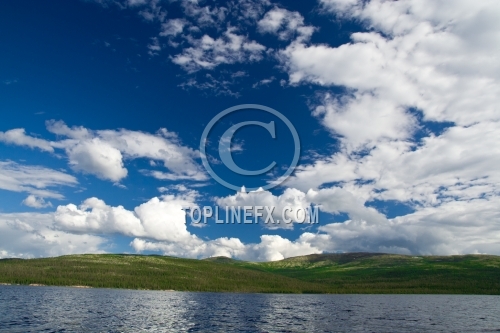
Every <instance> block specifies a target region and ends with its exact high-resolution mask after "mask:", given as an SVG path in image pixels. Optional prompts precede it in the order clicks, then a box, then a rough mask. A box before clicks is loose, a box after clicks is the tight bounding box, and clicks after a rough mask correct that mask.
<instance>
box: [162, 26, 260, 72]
mask: <svg viewBox="0 0 500 333" xmlns="http://www.w3.org/2000/svg"><path fill="white" fill-rule="evenodd" d="M236 32H237V29H236V28H234V27H229V28H227V30H226V31H225V32H224V34H223V35H222V36H221V37H219V38H217V39H214V38H212V37H210V36H209V35H203V37H201V38H199V39H197V38H193V37H190V38H189V39H188V41H189V43H190V44H191V46H190V47H188V48H185V49H184V50H183V52H182V53H181V54H178V55H176V56H174V57H173V58H172V61H173V62H174V63H175V64H177V65H179V66H181V67H183V68H184V69H185V70H186V71H188V72H195V71H198V70H200V69H213V68H215V67H217V66H219V65H221V64H234V63H245V62H252V61H258V60H261V59H262V58H263V55H262V53H263V51H265V50H266V47H265V46H263V45H261V44H259V43H257V42H256V41H252V40H249V39H248V37H246V36H243V35H238V34H237V33H236Z"/></svg>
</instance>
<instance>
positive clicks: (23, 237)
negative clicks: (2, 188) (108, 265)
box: [0, 213, 109, 258]
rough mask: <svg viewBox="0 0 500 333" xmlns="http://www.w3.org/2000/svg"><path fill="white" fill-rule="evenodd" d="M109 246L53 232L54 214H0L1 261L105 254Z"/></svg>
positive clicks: (103, 241)
mask: <svg viewBox="0 0 500 333" xmlns="http://www.w3.org/2000/svg"><path fill="white" fill-rule="evenodd" d="M108 244H109V241H108V240H107V239H105V238H103V237H100V236H93V235H88V234H81V235H78V234H74V233H68V232H64V231H61V230H56V229H54V227H53V218H52V215H51V214H40V213H15V214H0V258H2V257H3V258H13V257H16V258H36V257H55V256H60V255H66V254H81V253H104V248H105V247H106V246H107V245H108Z"/></svg>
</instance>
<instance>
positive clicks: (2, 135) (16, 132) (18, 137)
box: [0, 128, 54, 153]
mask: <svg viewBox="0 0 500 333" xmlns="http://www.w3.org/2000/svg"><path fill="white" fill-rule="evenodd" d="M0 141H2V142H5V143H10V144H14V145H18V146H26V147H30V148H38V149H41V150H44V151H48V152H50V153H53V152H54V148H52V146H51V145H50V142H48V141H46V140H43V139H38V138H34V137H32V136H29V135H26V131H25V129H24V128H16V129H12V130H9V131H7V132H0Z"/></svg>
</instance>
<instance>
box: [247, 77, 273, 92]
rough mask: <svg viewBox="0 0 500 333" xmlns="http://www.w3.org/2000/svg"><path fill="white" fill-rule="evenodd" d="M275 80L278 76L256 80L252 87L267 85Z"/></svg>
mask: <svg viewBox="0 0 500 333" xmlns="http://www.w3.org/2000/svg"><path fill="white" fill-rule="evenodd" d="M274 80H276V78H275V77H274V76H271V77H270V78H267V79H263V80H260V81H259V82H256V83H254V84H253V85H252V88H254V89H255V88H258V87H260V86H267V85H269V84H270V83H272V82H274Z"/></svg>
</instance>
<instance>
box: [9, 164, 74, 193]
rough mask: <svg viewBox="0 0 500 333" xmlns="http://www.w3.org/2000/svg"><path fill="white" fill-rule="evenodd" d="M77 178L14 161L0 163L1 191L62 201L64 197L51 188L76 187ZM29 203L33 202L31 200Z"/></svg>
mask: <svg viewBox="0 0 500 333" xmlns="http://www.w3.org/2000/svg"><path fill="white" fill-rule="evenodd" d="M76 184H78V181H77V180H76V178H75V177H73V176H71V175H68V174H66V173H64V172H61V171H56V170H53V169H49V168H45V167H41V166H30V165H21V164H18V163H15V162H12V161H0V189H3V190H7V191H13V192H27V193H30V194H32V195H34V196H37V197H42V198H54V199H62V198H64V196H63V195H62V194H60V193H58V192H56V191H54V190H51V189H49V188H53V187H58V186H74V185H76ZM28 202H33V201H32V200H31V199H30V200H29V201H28Z"/></svg>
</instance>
